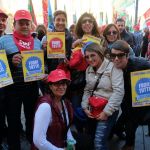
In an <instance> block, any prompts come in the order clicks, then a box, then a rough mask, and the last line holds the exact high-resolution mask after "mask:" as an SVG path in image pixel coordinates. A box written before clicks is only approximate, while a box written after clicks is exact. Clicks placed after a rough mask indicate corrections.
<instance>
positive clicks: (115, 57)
mask: <svg viewBox="0 0 150 150" xmlns="http://www.w3.org/2000/svg"><path fill="white" fill-rule="evenodd" d="M111 60H112V61H113V63H114V65H115V66H116V68H119V69H124V68H126V66H127V63H128V57H127V54H126V53H124V52H122V51H120V50H116V49H112V50H111Z"/></svg>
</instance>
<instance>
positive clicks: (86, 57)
mask: <svg viewBox="0 0 150 150" xmlns="http://www.w3.org/2000/svg"><path fill="white" fill-rule="evenodd" d="M95 57H96V55H95V54H91V55H86V56H85V59H86V60H89V59H94V58H95Z"/></svg>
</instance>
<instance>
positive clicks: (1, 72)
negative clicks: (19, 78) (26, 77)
mask: <svg viewBox="0 0 150 150" xmlns="http://www.w3.org/2000/svg"><path fill="white" fill-rule="evenodd" d="M10 84H13V79H12V76H11V72H10V68H9V65H8V60H7V56H6V52H5V50H0V88H2V87H5V86H7V85H10Z"/></svg>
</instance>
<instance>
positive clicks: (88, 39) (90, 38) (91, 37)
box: [82, 35, 103, 45]
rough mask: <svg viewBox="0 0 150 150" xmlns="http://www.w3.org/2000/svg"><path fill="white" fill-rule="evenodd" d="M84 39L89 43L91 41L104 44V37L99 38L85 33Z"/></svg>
mask: <svg viewBox="0 0 150 150" xmlns="http://www.w3.org/2000/svg"><path fill="white" fill-rule="evenodd" d="M82 39H85V40H84V41H83V42H85V43H87V42H89V41H91V42H94V43H97V44H100V45H102V44H103V43H102V39H100V38H97V37H95V36H92V35H84V36H83V38H82Z"/></svg>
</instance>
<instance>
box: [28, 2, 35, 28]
mask: <svg viewBox="0 0 150 150" xmlns="http://www.w3.org/2000/svg"><path fill="white" fill-rule="evenodd" d="M28 10H29V12H30V14H31V16H32V21H33V23H34V24H35V25H36V26H37V21H36V17H35V13H34V9H33V4H32V0H28Z"/></svg>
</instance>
